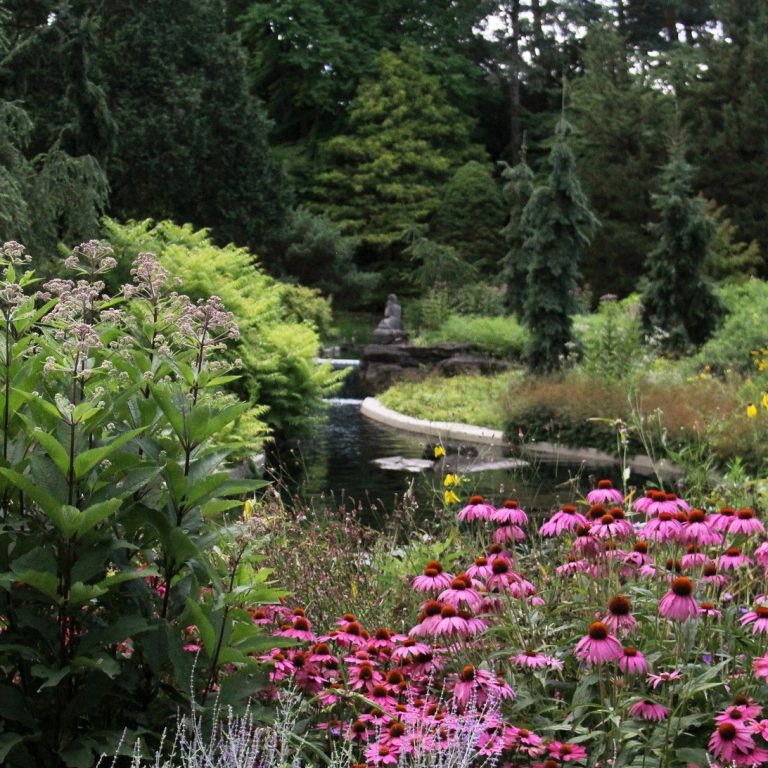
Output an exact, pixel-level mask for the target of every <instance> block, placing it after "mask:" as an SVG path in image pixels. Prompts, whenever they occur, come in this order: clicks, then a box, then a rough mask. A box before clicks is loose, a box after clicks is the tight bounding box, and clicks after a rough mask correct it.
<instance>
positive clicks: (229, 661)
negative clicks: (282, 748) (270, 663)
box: [0, 241, 279, 768]
mask: <svg viewBox="0 0 768 768" xmlns="http://www.w3.org/2000/svg"><path fill="white" fill-rule="evenodd" d="M114 263H115V260H114V259H113V258H112V255H111V251H110V249H108V248H107V247H105V246H103V245H102V244H100V243H99V242H98V241H90V242H88V243H84V244H83V245H81V246H79V247H78V248H76V249H75V250H74V251H73V252H72V254H71V256H70V257H69V258H68V259H67V260H66V263H65V265H64V267H62V268H61V269H62V270H63V269H68V270H70V271H73V272H74V273H75V278H76V280H69V279H64V278H57V279H55V280H52V281H50V282H48V283H46V284H44V285H43V286H42V288H43V290H42V292H41V293H40V294H37V295H35V294H33V292H32V289H33V286H34V284H35V283H36V280H35V279H34V277H33V273H32V272H29V271H26V264H27V258H26V257H25V255H24V252H23V248H22V247H21V246H19V245H18V244H17V243H6V244H5V245H4V246H3V248H2V252H0V268H1V269H2V291H1V293H2V300H0V316H1V318H2V321H1V327H0V349H2V355H0V430H1V434H2V453H1V454H0V510H1V511H2V522H1V523H0V615H2V616H3V632H2V633H0V668H2V670H3V682H2V684H0V695H1V698H0V707H2V712H3V723H2V749H3V755H4V756H3V764H4V765H6V766H9V768H11V767H12V768H17V767H19V768H22V767H24V768H26V766H31V765H35V766H41V767H43V768H49V767H50V768H60V766H81V765H92V764H93V762H94V760H95V758H96V755H97V754H98V753H101V752H105V751H110V750H112V749H114V748H115V746H116V744H117V743H118V742H119V741H120V740H121V738H122V735H123V733H124V731H125V729H126V727H127V728H128V729H129V730H130V731H132V732H134V733H144V734H147V735H150V736H151V735H152V734H155V733H156V734H157V736H158V737H159V733H158V731H159V730H160V728H161V726H162V725H163V724H164V723H165V722H166V721H167V719H168V718H172V717H173V715H174V713H175V712H176V709H177V707H178V706H179V704H180V703H181V702H184V701H186V700H187V699H188V698H189V697H190V696H194V697H197V695H198V694H200V704H201V705H205V703H206V697H207V696H208V693H209V692H210V690H211V687H212V686H213V685H214V684H216V685H218V682H219V680H220V674H221V671H222V668H223V666H224V665H228V668H230V669H235V670H237V671H236V676H237V677H239V678H242V679H246V678H247V679H248V681H249V682H248V684H247V685H244V686H241V687H240V688H239V689H238V690H237V691H235V690H233V689H232V688H231V686H230V685H227V686H226V687H224V686H223V687H222V695H224V696H225V698H228V700H229V701H230V702H231V703H236V701H237V699H238V697H247V696H248V695H250V694H252V693H253V692H254V691H256V690H258V688H259V687H260V686H261V684H262V676H261V674H260V670H259V668H258V664H257V662H255V661H254V660H253V659H252V658H251V657H250V656H249V653H250V652H251V651H252V650H254V649H258V648H261V647H262V646H263V638H262V637H261V632H260V630H259V628H258V627H256V626H255V625H254V624H253V622H252V620H251V617H250V614H249V613H248V612H247V611H246V610H245V609H246V608H247V607H250V606H252V605H255V604H259V603H260V602H262V601H268V602H272V601H274V600H275V599H276V598H277V597H278V595H279V593H278V592H277V591H276V590H275V589H274V588H273V587H272V586H271V585H270V583H269V581H268V577H269V572H268V571H265V570H263V569H261V567H260V566H259V565H258V558H254V556H253V555H252V553H251V552H250V541H251V537H250V536H249V535H248V534H247V533H246V532H244V531H243V530H242V525H243V524H238V523H234V524H233V526H232V527H231V528H230V527H226V526H225V527H220V525H221V522H222V513H223V512H225V511H226V510H229V509H233V508H237V507H239V506H240V505H241V504H242V502H241V500H240V499H241V498H242V495H243V494H246V493H249V492H252V491H253V490H255V489H256V488H258V487H260V486H261V485H263V482H262V481H236V480H233V479H232V471H231V470H232V467H231V465H230V464H229V462H228V457H229V455H230V447H229V446H228V444H227V443H226V441H225V439H223V436H224V435H225V434H226V431H227V430H228V428H230V426H231V424H232V423H233V421H235V420H236V419H237V418H238V417H239V416H240V415H241V414H242V413H243V412H244V411H245V410H246V409H247V408H248V405H247V403H241V402H238V401H237V400H236V399H235V398H234V397H233V396H232V395H227V394H225V393H224V392H223V391H222V390H221V385H222V384H223V383H225V382H226V381H227V380H228V378H229V370H230V366H229V365H228V364H226V363H225V362H223V361H222V360H220V359H219V352H220V351H221V350H222V347H223V346H224V345H225V343H226V340H227V339H228V338H231V337H234V336H236V333H237V329H236V326H234V324H233V319H232V316H231V314H230V313H227V312H226V311H225V310H224V309H223V308H222V306H221V303H220V301H218V300H217V299H213V298H212V299H208V300H205V301H202V302H199V303H196V304H195V303H192V302H191V301H190V300H189V299H188V298H187V297H186V296H184V295H182V294H178V293H176V292H175V291H172V290H171V289H172V287H173V286H172V284H171V282H170V281H169V273H168V271H167V270H165V269H164V268H163V267H162V266H161V265H159V264H158V263H157V261H156V260H155V259H154V257H153V256H152V255H151V254H147V253H143V254H142V255H141V256H140V257H138V258H137V260H136V262H135V263H134V267H133V270H132V277H133V281H132V283H131V284H130V285H127V286H125V287H124V288H123V290H122V292H121V295H118V296H116V297H110V296H109V295H106V294H105V287H104V283H103V280H102V276H103V275H104V274H105V273H106V272H108V271H109V270H110V269H111V268H112V266H114ZM118 307H119V308H118ZM211 520H215V521H216V524H215V526H216V527H212V526H211V523H210V521H211ZM192 606H193V607H192ZM185 628H186V629H185ZM195 641H198V642H199V643H200V644H201V646H202V653H201V655H200V657H199V658H198V660H197V663H196V665H195V668H196V674H194V675H193V656H192V654H191V653H189V652H188V651H189V648H190V647H192V648H194V645H195ZM185 646H187V650H185ZM230 691H231V695H230Z"/></svg>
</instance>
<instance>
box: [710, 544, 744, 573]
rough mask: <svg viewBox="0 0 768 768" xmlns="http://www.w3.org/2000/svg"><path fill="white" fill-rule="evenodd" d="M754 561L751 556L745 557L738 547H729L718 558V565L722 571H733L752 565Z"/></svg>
mask: <svg viewBox="0 0 768 768" xmlns="http://www.w3.org/2000/svg"><path fill="white" fill-rule="evenodd" d="M752 563H753V560H752V558H751V557H749V555H745V554H743V553H742V551H741V550H740V549H739V548H738V547H728V549H726V550H725V552H723V554H722V555H720V557H718V558H717V564H718V566H719V567H720V570H721V571H727V570H733V571H737V570H738V569H739V568H742V567H745V566H750V565H752Z"/></svg>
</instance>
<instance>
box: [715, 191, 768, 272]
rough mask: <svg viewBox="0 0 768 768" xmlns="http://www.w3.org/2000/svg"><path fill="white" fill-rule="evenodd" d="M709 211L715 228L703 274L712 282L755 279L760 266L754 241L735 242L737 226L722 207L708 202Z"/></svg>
mask: <svg viewBox="0 0 768 768" xmlns="http://www.w3.org/2000/svg"><path fill="white" fill-rule="evenodd" d="M709 210H710V214H711V216H712V218H713V219H714V221H715V223H716V225H717V229H715V234H714V235H713V236H712V244H711V245H710V248H709V250H708V251H707V257H706V258H705V259H704V274H705V275H706V276H707V277H708V278H710V279H711V280H715V281H722V282H738V281H744V280H748V279H749V278H750V276H752V277H754V276H755V275H756V274H757V272H758V270H759V269H760V267H761V266H762V263H763V257H762V255H761V254H760V246H759V245H758V243H757V240H752V242H750V243H745V242H743V241H741V240H739V239H738V236H737V230H736V225H735V224H734V223H733V221H732V220H731V219H729V218H728V217H727V216H726V215H725V213H724V211H725V208H724V206H720V207H719V208H717V207H716V206H715V205H714V203H710V205H709Z"/></svg>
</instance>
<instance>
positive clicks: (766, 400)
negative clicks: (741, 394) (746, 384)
mask: <svg viewBox="0 0 768 768" xmlns="http://www.w3.org/2000/svg"><path fill="white" fill-rule="evenodd" d="M760 405H762V406H763V408H768V392H763V398H762V400H760Z"/></svg>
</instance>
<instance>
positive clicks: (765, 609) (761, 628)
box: [741, 605, 768, 635]
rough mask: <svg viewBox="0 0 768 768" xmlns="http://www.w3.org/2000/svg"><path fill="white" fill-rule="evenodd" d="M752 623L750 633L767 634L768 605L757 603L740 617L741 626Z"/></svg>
mask: <svg viewBox="0 0 768 768" xmlns="http://www.w3.org/2000/svg"><path fill="white" fill-rule="evenodd" d="M748 624H752V634H753V635H756V634H758V633H761V634H763V633H765V634H768V605H758V606H757V607H756V608H753V609H752V610H751V611H748V612H747V613H745V614H744V615H743V616H742V617H741V626H742V627H746V626H747V625H748Z"/></svg>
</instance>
